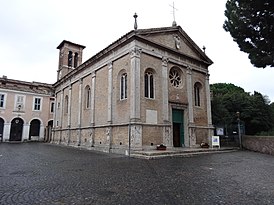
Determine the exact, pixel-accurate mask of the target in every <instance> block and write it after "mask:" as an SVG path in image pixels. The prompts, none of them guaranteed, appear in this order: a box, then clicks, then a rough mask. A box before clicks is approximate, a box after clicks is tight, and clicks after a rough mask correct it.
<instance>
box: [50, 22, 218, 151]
mask: <svg viewBox="0 0 274 205" xmlns="http://www.w3.org/2000/svg"><path fill="white" fill-rule="evenodd" d="M84 48H85V46H82V45H79V44H75V43H72V42H69V41H66V40H64V41H63V42H62V43H61V44H60V45H59V46H58V47H57V49H59V50H60V53H59V67H58V80H57V82H56V83H55V84H54V85H53V87H54V89H55V98H56V103H55V106H56V107H55V113H54V126H53V133H52V142H53V143H58V144H59V143H61V144H65V145H69V146H80V147H85V148H89V149H93V150H100V151H104V152H114V153H125V154H127V153H128V152H130V151H134V150H147V149H156V145H159V144H164V145H166V146H167V148H173V147H197V146H199V145H200V143H202V142H205V143H209V144H210V141H211V140H210V139H211V136H212V134H213V132H212V131H213V126H212V122H211V106H210V88H209V73H208V67H209V66H210V65H211V64H212V63H213V62H212V61H211V60H210V59H209V58H208V57H207V56H206V54H205V52H204V51H202V50H201V49H200V48H199V47H198V46H197V45H196V44H195V43H194V42H193V41H192V39H191V38H190V37H189V36H188V35H187V34H186V33H185V32H184V30H183V29H182V28H181V27H180V26H172V27H162V28H152V29H135V30H132V31H130V32H129V33H127V34H125V35H124V36H122V37H121V38H120V39H118V40H116V41H115V42H114V43H112V44H111V45H109V46H108V47H106V48H105V49H103V50H102V51H100V52H99V53H97V54H96V55H95V56H93V57H91V58H89V59H88V60H87V61H85V62H84V63H82V54H83V50H84Z"/></svg>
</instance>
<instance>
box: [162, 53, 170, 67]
mask: <svg viewBox="0 0 274 205" xmlns="http://www.w3.org/2000/svg"><path fill="white" fill-rule="evenodd" d="M168 61H169V59H168V58H167V57H165V56H164V57H162V66H164V67H167V63H168Z"/></svg>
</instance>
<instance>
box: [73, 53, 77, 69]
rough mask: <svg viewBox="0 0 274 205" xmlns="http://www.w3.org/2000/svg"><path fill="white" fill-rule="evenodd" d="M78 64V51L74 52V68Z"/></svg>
mask: <svg viewBox="0 0 274 205" xmlns="http://www.w3.org/2000/svg"><path fill="white" fill-rule="evenodd" d="M77 66H78V53H74V68H76V67H77Z"/></svg>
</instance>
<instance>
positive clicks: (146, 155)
mask: <svg viewBox="0 0 274 205" xmlns="http://www.w3.org/2000/svg"><path fill="white" fill-rule="evenodd" d="M237 150H239V148H238V147H225V148H178V149H170V150H143V151H133V152H131V154H130V157H133V158H141V159H159V158H165V157H187V156H194V155H200V154H212V153H224V152H233V151H237Z"/></svg>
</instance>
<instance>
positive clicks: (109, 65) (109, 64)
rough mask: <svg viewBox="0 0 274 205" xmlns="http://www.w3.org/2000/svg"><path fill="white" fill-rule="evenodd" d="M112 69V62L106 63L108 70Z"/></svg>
mask: <svg viewBox="0 0 274 205" xmlns="http://www.w3.org/2000/svg"><path fill="white" fill-rule="evenodd" d="M112 68H113V63H112V61H111V62H109V63H108V69H112Z"/></svg>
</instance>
